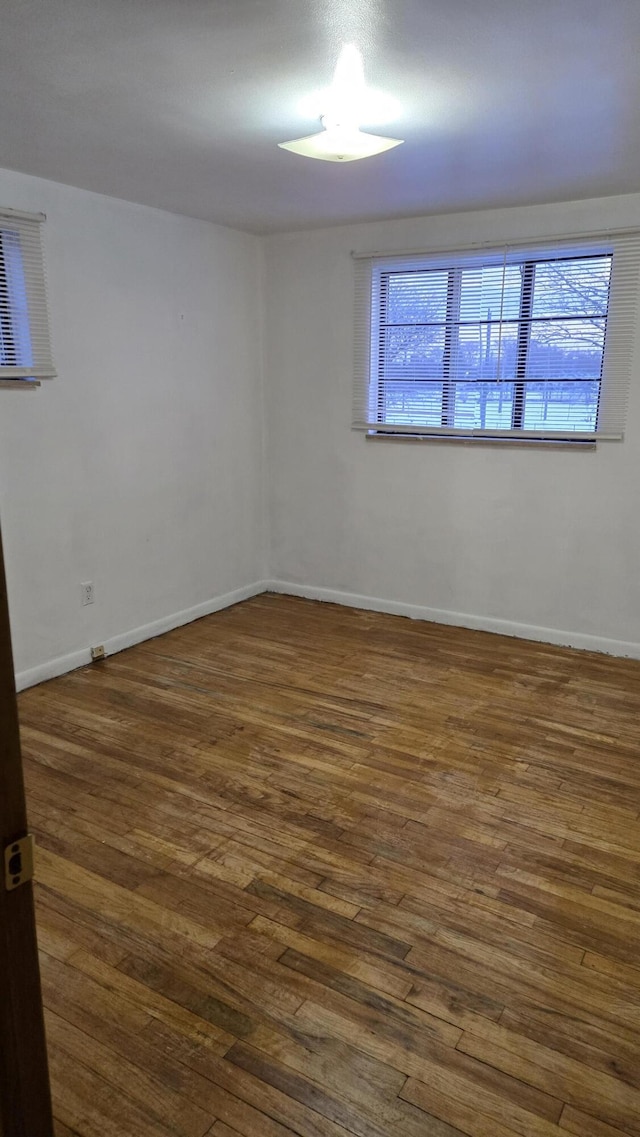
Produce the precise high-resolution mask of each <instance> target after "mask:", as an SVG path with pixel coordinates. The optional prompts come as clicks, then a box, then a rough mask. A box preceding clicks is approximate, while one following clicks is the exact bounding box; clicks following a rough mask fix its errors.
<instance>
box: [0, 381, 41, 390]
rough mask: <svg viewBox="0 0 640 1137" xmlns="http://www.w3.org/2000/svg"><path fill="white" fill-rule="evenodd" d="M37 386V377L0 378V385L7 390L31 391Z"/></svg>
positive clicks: (38, 383) (38, 384) (38, 382)
mask: <svg viewBox="0 0 640 1137" xmlns="http://www.w3.org/2000/svg"><path fill="white" fill-rule="evenodd" d="M39 386H40V380H39V379H0V387H5V388H6V389H7V390H8V391H17V390H18V389H20V390H25V389H26V390H28V391H33V390H34V389H35V388H36V387H39Z"/></svg>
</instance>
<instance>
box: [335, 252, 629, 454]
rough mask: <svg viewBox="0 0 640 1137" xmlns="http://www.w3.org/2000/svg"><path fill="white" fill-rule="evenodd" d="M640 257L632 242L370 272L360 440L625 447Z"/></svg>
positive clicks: (358, 388)
mask: <svg viewBox="0 0 640 1137" xmlns="http://www.w3.org/2000/svg"><path fill="white" fill-rule="evenodd" d="M639 252H640V246H639V238H638V235H637V234H632V235H629V236H625V237H616V238H613V239H612V238H602V237H596V238H585V239H582V238H581V239H572V240H569V241H560V240H554V241H553V242H550V243H547V244H542V243H534V244H531V245H528V246H519V247H517V248H516V247H504V248H501V249H482V250H478V249H476V250H472V251H469V252H462V253H458V252H451V251H446V252H442V253H438V254H429V255H420V256H403V257H386V258H370V259H365V260H363V261H358V262H357V267H356V275H357V278H358V284H357V298H356V304H357V307H358V333H357V334H358V354H357V367H356V380H355V388H354V403H355V405H354V426H356V427H359V428H361V429H370V430H378V431H380V430H382V431H390V432H393V433H411V434H416V433H422V434H434V433H435V434H450V435H457V434H462V435H485V436H486V435H491V436H499V437H504V436H514V437H536V438H537V437H544V438H566V437H570V438H593V437H594V436H595V435H599V436H607V437H621V436H622V431H623V427H624V411H625V406H626V393H627V390H628V382H629V373H630V363H631V352H632V347H633V338H634V336H633V332H634V327H635V320H636V316H637V302H638V272H639V265H640V259H639ZM367 292H368V296H369V303H370V314H369V315H368V314H367V312H366V310H365V306H366V301H364V300H363V298H364V297H365V296H366V294H367ZM363 325H366V326H367V327H366V333H365V332H364V331H363ZM365 334H366V338H367V340H368V342H369V344H370V357H369V367H368V372H367V371H366V368H365V367H364V366H363V362H362V361H363V359H364V349H363V340H364V338H365ZM365 372H366V373H365Z"/></svg>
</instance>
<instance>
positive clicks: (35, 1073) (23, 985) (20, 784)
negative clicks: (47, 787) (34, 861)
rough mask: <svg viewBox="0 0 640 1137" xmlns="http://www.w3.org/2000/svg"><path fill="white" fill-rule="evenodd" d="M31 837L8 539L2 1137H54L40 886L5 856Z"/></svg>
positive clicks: (3, 594) (0, 851)
mask: <svg viewBox="0 0 640 1137" xmlns="http://www.w3.org/2000/svg"><path fill="white" fill-rule="evenodd" d="M27 833H28V828H27V813H26V806H25V795H24V780H23V774H22V755H21V751H20V732H19V725H18V708H17V702H16V689H15V678H14V670H13V652H12V649H11V630H10V625H9V608H8V603H7V587H6V577H5V571H4V557H3V552H2V534H1V532H0V871H1V876H0V1137H53V1118H52V1113H51V1093H50V1087H49V1070H48V1064H47V1049H46V1041H45V1033H44V1016H43V1009H42V991H41V985H40V968H39V964H38V945H37V941H36V925H35V911H34V903H33V884H32V883H31V882H30V881H28V882H26V883H25V884H21V885H20V886H19V887H17V888H15V889H14V890H13V891H8V890H7V889H6V886H5V864H4V849H5V848H6V846H7V845H10V844H11V842H13V841H16V840H19V839H20V838H21V837H25V836H26V835H27Z"/></svg>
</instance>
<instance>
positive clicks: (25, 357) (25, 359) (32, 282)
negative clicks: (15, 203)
mask: <svg viewBox="0 0 640 1137" xmlns="http://www.w3.org/2000/svg"><path fill="white" fill-rule="evenodd" d="M43 220H44V217H43V216H42V215H40V214H36V215H32V214H23V213H17V212H14V211H12V210H6V211H3V210H1V209H0V381H2V382H3V383H5V384H6V383H7V382H15V383H16V384H17V385H19V384H25V385H28V384H29V383H37V381H38V380H40V379H50V378H52V377H53V376H54V375H55V373H56V372H55V369H54V367H53V363H52V360H51V347H50V339H49V318H48V311H47V295H46V283H45V272H44V263H43V257H42V244H41V236H40V234H41V226H42V221H43Z"/></svg>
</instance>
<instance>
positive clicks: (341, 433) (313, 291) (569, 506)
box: [266, 175, 640, 654]
mask: <svg viewBox="0 0 640 1137" xmlns="http://www.w3.org/2000/svg"><path fill="white" fill-rule="evenodd" d="M427 176H428V175H427ZM639 222H640V195H628V196H625V197H619V198H610V199H603V200H598V201H591V202H581V203H568V204H563V205H554V206H537V207H527V208H518V209H511V210H499V211H491V212H483V213H475V214H470V213H467V214H457V215H449V216H439V217H428V218H423V219H411V220H404V221H395V222H381V223H373V224H367V225H358V226H349V227H341V228H334V229H330V230H322V231H315V232H307V233H298V234H289V235H284V236H277V237H273V238H269V239H268V240H267V241H266V277H267V281H268V291H267V310H266V321H267V323H266V327H267V332H266V350H267V372H266V383H267V388H266V389H267V393H268V395H267V422H268V432H267V433H268V450H267V460H268V466H269V474H270V501H269V513H270V533H271V542H270V568H269V572H270V575H271V576H272V577H273V578H275V579H276V580H280V581H282V582H286V587H287V588H288V589H289V590H291V589H292V588H293V589H295V590H297V591H299V592H301V593H303V594H306V595H325V596H328V597H330V596H331V595H332V593H341V594H357V597H356V598H358V597H359V599H357V602H359V603H362V602H363V598H365V599H366V602H367V603H371V604H372V605H374V606H375V605H376V604H377V602H379V606H380V607H386V608H388V609H389V610H394V611H407V612H410V613H413V614H416V615H419V614H422V615H431V616H435V617H437V618H440V619H445V620H451V621H453V622H460V623H466V624H471V625H476V626H480V627H487V628H494V629H496V630H505V631H513V632H516V633H518V634H525V635H532V636H539V637H540V638H543V639H547V638H548V639H552V640H557V641H558V642H572V643H576V644H579V645H582V646H594V647H602V648H603V649H604V650H612V651H618V652H620V653H621V654H626V653H632V654H640V366H639V362H640V361H639V359H638V355H636V364H635V366H634V382H633V389H632V394H631V403H630V412H629V419H628V431H627V437H626V440H625V441H624V442H623V443H615V442H610V443H601V444H600V445H599V446H598V448H597V450H595V451H582V452H578V451H575V450H574V451H568V450H566V449H562V450H552V449H549V448H540V449H535V448H519V449H518V448H515V447H503V448H500V447H498V446H493V447H491V446H488V445H472V446H461V445H456V444H441V443H400V442H368V441H366V440H365V438H364V436H363V435H362V434H358V433H356V432H352V431H351V430H350V416H351V405H350V404H351V373H352V366H351V360H352V345H353V317H352V311H353V298H352V293H353V287H352V271H353V266H352V261H351V257H350V251H351V250H356V251H360V252H363V251H373V250H380V251H399V250H404V249H415V248H432V247H437V246H438V245H440V246H443V247H445V246H456V245H457V246H462V247H464V245H465V243H473V242H476V241H490V240H493V239H497V240H504V239H509V238H512V239H517V238H518V237H525V238H526V237H535V236H546V235H548V234H553V233H556V234H557V233H562V232H584V231H588V230H596V229H601V228H606V227H608V226H612V227H617V226H635V227H637V226H638V224H639ZM323 589H324V590H328V591H325V592H322V590H323ZM340 598H341V599H343V600H345V601H347V602H349V601H350V600H352V599H353V597H350V596H349V595H342V596H341V597H340ZM502 622H504V623H502ZM589 637H595V639H593V640H592V639H590V638H589Z"/></svg>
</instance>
